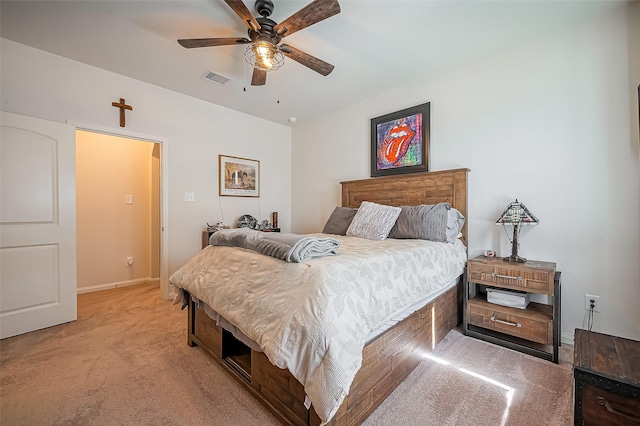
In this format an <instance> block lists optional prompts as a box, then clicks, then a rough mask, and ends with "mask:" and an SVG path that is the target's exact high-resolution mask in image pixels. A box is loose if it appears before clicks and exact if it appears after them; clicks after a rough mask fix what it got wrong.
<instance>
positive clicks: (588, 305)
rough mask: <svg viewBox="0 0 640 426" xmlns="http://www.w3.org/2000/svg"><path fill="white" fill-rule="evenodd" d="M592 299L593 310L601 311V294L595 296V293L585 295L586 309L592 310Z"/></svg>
mask: <svg viewBox="0 0 640 426" xmlns="http://www.w3.org/2000/svg"><path fill="white" fill-rule="evenodd" d="M592 301H593V312H600V296H594V295H593V294H585V295H584V309H585V310H586V311H588V310H590V309H591V302H592Z"/></svg>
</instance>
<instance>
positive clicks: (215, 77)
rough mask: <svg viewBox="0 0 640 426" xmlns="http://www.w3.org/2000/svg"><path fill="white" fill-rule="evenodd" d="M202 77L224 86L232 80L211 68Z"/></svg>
mask: <svg viewBox="0 0 640 426" xmlns="http://www.w3.org/2000/svg"><path fill="white" fill-rule="evenodd" d="M202 78H203V79H205V80H208V81H212V82H214V83H218V84H221V85H223V86H224V85H225V84H227V83H228V82H230V81H231V79H230V78H227V77H225V76H223V75H220V74H217V73H215V72H213V71H211V70H209V71H207V73H206V74H205V75H203V76H202Z"/></svg>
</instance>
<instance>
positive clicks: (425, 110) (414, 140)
mask: <svg viewBox="0 0 640 426" xmlns="http://www.w3.org/2000/svg"><path fill="white" fill-rule="evenodd" d="M430 112H431V103H430V102H427V103H424V104H420V105H416V106H413V107H411V108H406V109H403V110H400V111H396V112H392V113H390V114H386V115H382V116H380V117H376V118H372V119H371V177H377V176H388V175H397V174H402V173H417V172H428V171H429V169H430V162H429V157H430V156H429V140H430V137H429V132H430V127H431V120H430Z"/></svg>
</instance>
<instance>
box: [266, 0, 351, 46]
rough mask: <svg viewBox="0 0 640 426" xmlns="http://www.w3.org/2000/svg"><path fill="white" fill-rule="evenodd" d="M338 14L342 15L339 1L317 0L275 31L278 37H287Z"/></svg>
mask: <svg viewBox="0 0 640 426" xmlns="http://www.w3.org/2000/svg"><path fill="white" fill-rule="evenodd" d="M338 13H340V5H339V4H338V1H337V0H315V1H313V2H311V3H309V4H308V5H306V6H305V7H303V8H302V9H300V10H299V11H297V12H296V13H294V14H293V15H291V16H290V17H288V18H287V19H285V20H284V21H282V22H280V23H279V24H278V25H276V26H275V27H274V28H273V29H274V30H275V32H276V33H277V34H278V35H280V36H282V37H286V36H288V35H291V34H293V33H295V32H296V31H300V30H301V29H303V28H306V27H308V26H310V25H313V24H315V23H317V22H320V21H322V20H323V19H327V18H330V17H332V16H333V15H336V14H338Z"/></svg>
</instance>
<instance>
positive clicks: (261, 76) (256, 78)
mask: <svg viewBox="0 0 640 426" xmlns="http://www.w3.org/2000/svg"><path fill="white" fill-rule="evenodd" d="M266 82H267V72H266V71H263V70H259V69H258V68H254V69H253V76H252V77H251V85H252V86H264V85H265V83H266Z"/></svg>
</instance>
